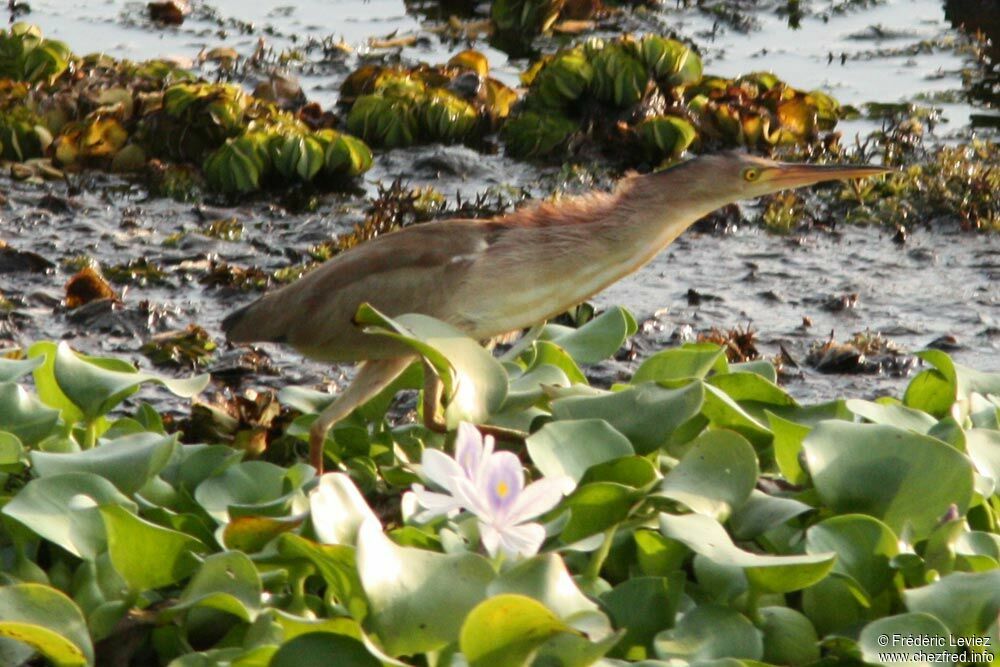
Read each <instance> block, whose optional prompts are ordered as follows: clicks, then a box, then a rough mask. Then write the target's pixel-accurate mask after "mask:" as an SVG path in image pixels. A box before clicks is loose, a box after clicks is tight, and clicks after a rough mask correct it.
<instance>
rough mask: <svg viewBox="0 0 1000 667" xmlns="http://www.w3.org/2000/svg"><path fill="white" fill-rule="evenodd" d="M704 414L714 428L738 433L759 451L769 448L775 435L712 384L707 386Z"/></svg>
mask: <svg viewBox="0 0 1000 667" xmlns="http://www.w3.org/2000/svg"><path fill="white" fill-rule="evenodd" d="M702 414H703V415H704V416H705V417H707V418H708V422H709V424H711V426H712V427H713V428H717V429H722V428H725V429H730V430H733V431H736V432H737V433H739V434H740V435H742V436H743V437H744V438H746V439H747V440H749V441H750V443H751V444H752V445H753V446H754V447H755V448H757V449H764V448H766V447H768V446H769V445H770V444H771V441H772V439H773V434H772V433H771V431H770V430H769V429H768V428H767V427H766V426H764V425H763V424H761V423H760V422H759V421H757V419H756V418H755V417H754V416H752V415H751V414H750V413H748V412H747V411H746V410H744V409H743V407H742V406H741V405H740V404H739V403H737V402H736V401H735V400H733V399H732V398H730V397H729V395H728V394H726V393H724V392H723V391H722V390H721V389H718V388H716V387H713V386H712V385H710V384H706V385H705V404H704V406H703V407H702Z"/></svg>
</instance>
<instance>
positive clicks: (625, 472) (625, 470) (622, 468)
mask: <svg viewBox="0 0 1000 667" xmlns="http://www.w3.org/2000/svg"><path fill="white" fill-rule="evenodd" d="M659 476H660V475H659V473H658V472H657V470H656V466H654V465H653V464H652V463H651V462H650V460H649V459H648V458H646V457H643V456H626V457H623V458H620V459H614V460H613V461H608V462H606V463H598V464H597V465H595V466H591V467H590V468H588V469H587V472H585V473H584V475H583V477H582V478H581V479H580V484H589V483H591V482H614V483H615V484H624V485H625V486H631V487H632V488H634V489H640V488H644V487H646V486H647V485H649V484H652V483H653V482H655V481H656V480H657V479H658V478H659Z"/></svg>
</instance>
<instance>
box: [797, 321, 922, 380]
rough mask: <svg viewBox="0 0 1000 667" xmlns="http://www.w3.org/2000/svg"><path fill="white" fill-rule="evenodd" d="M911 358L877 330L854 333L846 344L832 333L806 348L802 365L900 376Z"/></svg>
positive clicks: (849, 371) (829, 369) (823, 370)
mask: <svg viewBox="0 0 1000 667" xmlns="http://www.w3.org/2000/svg"><path fill="white" fill-rule="evenodd" d="M914 363H915V358H914V357H913V356H912V355H908V354H906V353H905V352H903V351H902V350H900V349H899V347H897V346H896V344H895V343H893V342H892V341H891V340H889V339H888V338H886V337H884V336H883V335H882V334H881V333H878V332H871V331H867V330H866V331H863V332H859V333H855V334H854V335H853V336H851V338H850V340H849V341H847V342H846V343H838V342H837V341H836V340H835V339H834V337H833V332H832V331H831V332H830V337H829V338H828V339H827V340H825V341H823V342H816V343H814V344H813V345H812V347H811V348H810V349H809V353H808V355H807V356H806V364H808V365H809V366H812V367H813V368H815V369H816V370H818V371H819V372H821V373H866V374H888V375H892V376H896V377H903V376H905V375H907V374H908V373H909V372H910V369H911V368H913V365H914Z"/></svg>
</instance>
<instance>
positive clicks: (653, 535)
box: [632, 529, 691, 577]
mask: <svg viewBox="0 0 1000 667" xmlns="http://www.w3.org/2000/svg"><path fill="white" fill-rule="evenodd" d="M632 539H633V540H634V541H635V548H636V562H637V564H638V565H639V570H640V571H641V572H642V573H643V574H645V575H648V576H652V577H666V576H668V575H670V574H671V573H673V572H674V571H676V570H679V569H680V568H681V566H682V565H684V560H685V559H686V558H687V556H688V554H690V553H691V552H690V551H689V550H688V548H687V547H686V546H684V545H683V544H682V543H680V542H678V541H677V540H672V539H669V538H666V537H664V536H663V535H661V534H660V533H659V532H657V531H655V530H649V529H642V530H637V531H635V532H634V533H633V534H632Z"/></svg>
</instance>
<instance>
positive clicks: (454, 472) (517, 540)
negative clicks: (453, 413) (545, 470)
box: [413, 423, 572, 557]
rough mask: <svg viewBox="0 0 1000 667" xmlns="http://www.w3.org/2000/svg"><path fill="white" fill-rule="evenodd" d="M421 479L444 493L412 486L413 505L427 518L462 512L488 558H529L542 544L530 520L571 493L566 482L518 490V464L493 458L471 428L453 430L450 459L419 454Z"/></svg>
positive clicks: (503, 456)
mask: <svg viewBox="0 0 1000 667" xmlns="http://www.w3.org/2000/svg"><path fill="white" fill-rule="evenodd" d="M422 463H423V468H424V475H425V476H426V477H427V478H428V479H429V480H430V481H432V482H434V483H435V484H436V485H437V486H439V487H440V488H441V489H443V490H445V491H447V493H435V492H432V491H427V490H426V489H425V488H424V487H423V486H422V485H419V484H415V485H414V487H413V491H414V493H415V494H416V497H417V502H418V503H420V505H422V506H423V507H424V508H425V509H426V510H427V511H426V514H429V515H431V516H434V515H440V514H449V515H451V514H455V513H457V512H459V511H460V510H463V509H464V510H467V511H469V512H471V513H472V514H474V515H475V516H476V518H477V520H478V522H479V533H480V536H481V538H482V541H483V546H484V547H486V551H487V552H489V554H490V556H494V557H495V556H496V555H497V554H498V553H500V552H502V553H503V554H504V555H506V556H508V557H516V556H518V555H522V556H531V555H534V554H535V553H537V552H538V549H539V547H541V545H542V541H543V540H544V539H545V529H544V528H543V527H542V526H541V525H540V524H538V523H532V522H531V521H530V520H531V519H533V518H535V517H537V516H539V515H541V514H544V513H545V512H548V511H549V510H551V509H552V508H553V507H555V506H556V505H558V504H559V501H560V500H561V499H562V497H563V495H564V494H565V493H567V492H568V491H569V490H570V489H571V488H572V482H571V481H570V480H569V479H568V478H559V479H541V480H538V481H536V482H532V483H531V484H529V485H528V486H524V470H523V469H522V468H521V462H520V461H519V460H518V458H517V457H516V456H514V454H512V453H510V452H494V451H493V438H492V437H489V436H487V437H486V438H485V440H484V439H483V437H482V435H481V434H480V433H479V431H478V430H477V429H476V428H475V427H474V426H472V425H471V424H466V423H462V424H460V425H459V427H458V439H457V440H456V442H455V458H454V459H453V458H451V457H449V456H447V455H446V454H443V453H442V452H439V451H437V450H432V449H429V450H425V451H424V455H423V459H422Z"/></svg>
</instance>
